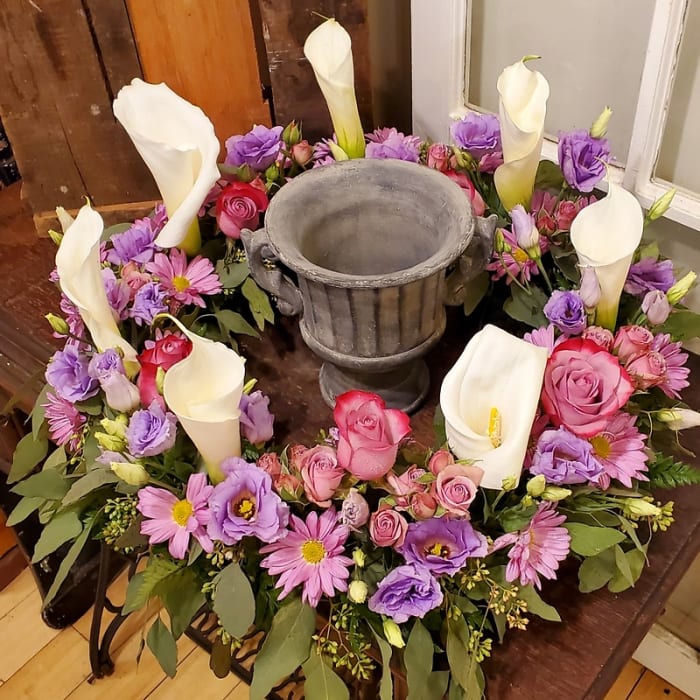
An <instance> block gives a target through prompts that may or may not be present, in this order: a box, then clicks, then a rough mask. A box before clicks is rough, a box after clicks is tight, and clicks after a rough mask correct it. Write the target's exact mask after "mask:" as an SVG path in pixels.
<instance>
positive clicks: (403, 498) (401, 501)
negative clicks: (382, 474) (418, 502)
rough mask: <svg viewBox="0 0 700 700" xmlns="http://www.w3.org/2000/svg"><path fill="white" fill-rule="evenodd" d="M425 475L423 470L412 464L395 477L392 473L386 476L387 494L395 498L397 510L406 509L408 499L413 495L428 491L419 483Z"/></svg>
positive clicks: (424, 485)
mask: <svg viewBox="0 0 700 700" xmlns="http://www.w3.org/2000/svg"><path fill="white" fill-rule="evenodd" d="M425 473H426V471H425V469H421V468H420V467H417V466H416V465H415V464H413V465H411V466H410V467H409V468H408V469H407V470H406V471H405V472H403V474H400V475H397V474H395V473H394V472H389V473H388V474H387V475H386V482H387V485H388V487H389V492H390V493H391V494H392V495H393V496H395V497H396V506H397V508H399V509H403V508H408V505H409V501H410V497H411V496H412V495H413V494H414V493H421V492H423V491H427V490H428V486H427V485H426V484H421V482H420V481H419V479H420V478H421V477H422V476H423V475H424V474H425Z"/></svg>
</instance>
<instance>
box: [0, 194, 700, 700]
mask: <svg viewBox="0 0 700 700" xmlns="http://www.w3.org/2000/svg"><path fill="white" fill-rule="evenodd" d="M54 255H55V246H54V244H53V243H52V242H51V241H50V240H47V239H37V238H36V236H35V234H34V230H33V226H32V220H31V217H30V216H28V215H27V214H26V213H25V212H24V211H23V209H22V207H21V205H20V204H19V187H18V186H13V187H11V188H9V189H7V190H3V191H0V390H3V391H4V393H13V392H16V391H18V390H19V389H21V388H23V387H24V392H23V397H22V399H21V401H20V402H19V406H20V407H21V408H22V409H23V410H30V409H31V406H32V404H33V400H34V397H35V396H36V394H37V392H38V390H39V388H40V387H41V384H42V381H43V380H42V378H41V371H42V368H43V365H44V363H45V362H46V360H47V358H48V357H49V356H50V354H51V353H52V352H53V350H54V349H55V348H56V347H58V345H57V342H58V341H56V340H54V339H53V338H52V337H51V331H50V328H49V326H48V323H47V322H46V321H45V320H44V318H43V316H44V314H46V313H48V312H49V311H56V309H57V306H58V294H57V292H56V290H55V288H54V287H53V285H51V283H49V282H48V280H47V277H48V274H49V272H50V271H51V269H52V267H53V256H54ZM468 338H469V335H468V330H467V326H466V324H465V323H464V321H463V319H462V318H460V316H459V315H458V314H454V313H453V314H450V323H449V324H448V332H447V333H446V334H445V337H444V338H443V340H442V341H441V342H440V344H439V345H438V347H437V348H436V349H435V350H434V351H432V352H431V354H430V355H429V356H428V358H427V360H428V364H429V365H430V368H431V374H432V386H431V391H430V395H429V397H428V401H427V404H426V405H425V407H423V408H422V409H421V410H420V411H419V412H418V413H417V414H416V415H415V416H413V418H412V425H413V429H414V435H415V436H416V437H417V439H419V440H422V441H423V442H425V443H426V444H430V443H432V415H433V411H434V407H435V405H436V403H437V399H438V392H439V386H440V381H441V379H442V376H443V375H444V372H445V369H446V368H448V367H450V366H451V365H452V364H453V363H454V361H455V360H456V358H457V357H458V356H459V354H460V353H461V351H462V349H463V347H464V345H465V344H466V342H467V340H468ZM242 350H243V353H244V354H245V355H246V357H247V358H248V359H247V365H248V370H249V373H250V375H251V376H256V377H258V379H259V387H260V389H262V390H263V391H264V392H266V393H269V394H270V395H271V396H272V402H271V408H272V410H273V412H274V413H275V415H276V430H277V436H278V438H279V439H280V440H284V441H286V440H291V441H297V442H304V441H307V442H308V441H310V440H312V439H313V438H314V436H315V435H316V433H317V431H318V429H319V428H321V427H327V426H329V425H331V424H332V414H331V411H330V409H328V407H327V406H326V405H325V404H324V403H323V402H322V400H321V397H320V393H319V390H318V381H317V380H318V369H319V366H320V362H319V361H318V360H317V358H316V357H315V356H314V355H313V354H312V353H311V351H310V350H308V349H307V348H306V346H305V345H304V343H303V342H302V340H301V338H300V336H299V332H298V329H297V327H296V323H295V321H294V320H293V319H282V320H281V321H280V322H279V323H278V324H277V325H276V326H275V327H274V328H273V329H272V331H271V332H269V333H268V334H266V335H265V337H264V338H261V339H260V340H255V339H247V338H246V339H245V340H244V341H243V342H242ZM689 364H690V367H691V370H692V374H691V387H690V388H689V389H688V390H687V391H686V397H685V398H686V400H687V401H688V403H689V404H690V405H692V406H695V407H698V406H700V382H698V381H696V380H695V378H696V377H700V358H699V357H696V356H691V360H690V363H689ZM3 391H0V395H1V394H2V393H3ZM685 442H686V443H687V446H688V447H689V448H690V449H693V450H694V451H696V452H697V451H698V450H700V430H693V431H690V432H688V433H687V437H686V441H685ZM699 496H700V491H698V490H697V488H692V487H690V488H685V489H678V490H675V491H672V492H668V491H666V492H663V493H662V494H660V497H661V498H663V499H664V500H668V499H673V500H674V501H675V509H674V514H675V517H676V522H675V523H674V524H673V526H672V527H671V528H670V530H669V531H668V532H666V533H662V534H660V535H658V536H657V537H655V538H654V541H653V543H652V545H651V547H650V551H649V562H650V566H649V567H648V568H647V569H646V570H645V572H644V574H643V575H642V577H641V579H640V581H639V582H638V583H637V585H636V587H635V588H634V589H631V590H629V591H625V592H624V593H621V594H617V595H614V594H611V593H609V592H608V591H607V590H605V589H603V590H602V591H597V592H594V593H590V594H586V595H583V594H580V593H579V592H578V587H577V580H576V572H575V570H572V569H566V570H565V571H564V572H562V576H561V578H560V579H559V581H557V582H553V583H547V584H545V585H544V589H543V597H544V598H545V599H546V600H547V601H548V602H550V603H552V604H553V605H554V606H555V607H556V608H557V609H558V610H559V612H560V614H561V617H562V620H563V622H564V624H557V623H551V622H545V621H542V620H540V619H539V618H533V619H532V620H531V622H530V624H529V625H528V629H527V631H525V632H518V631H511V632H510V633H509V634H508V635H507V639H506V642H505V643H504V644H503V645H502V646H497V647H496V648H495V650H494V652H493V656H492V658H491V659H490V660H489V661H488V662H487V663H486V665H485V670H486V676H487V679H488V680H487V683H488V692H489V697H490V698H495V699H498V700H531V699H532V698H556V699H558V698H566V699H567V700H573V699H576V698H590V699H598V698H603V697H604V695H605V693H606V692H607V690H608V689H609V688H610V687H611V685H612V684H613V682H614V681H615V679H616V678H617V676H618V675H619V673H620V671H621V670H622V667H623V666H624V665H625V663H626V662H627V661H628V660H629V659H630V657H631V656H632V653H633V652H634V650H635V649H636V647H637V646H638V645H639V643H640V642H641V640H642V639H643V637H644V635H645V634H646V633H647V631H648V630H649V628H650V627H651V625H652V623H653V622H654V621H655V620H656V618H657V617H658V616H659V614H660V613H661V610H662V608H663V606H664V603H665V602H666V600H667V599H668V597H669V595H670V594H671V592H672V591H673V589H674V587H675V586H676V584H677V583H678V582H679V580H680V579H681V577H682V575H683V574H684V572H685V571H686V570H687V569H688V567H689V566H690V564H691V562H692V561H693V559H694V558H695V556H696V555H697V554H698V551H700V536H699V535H700V499H699Z"/></svg>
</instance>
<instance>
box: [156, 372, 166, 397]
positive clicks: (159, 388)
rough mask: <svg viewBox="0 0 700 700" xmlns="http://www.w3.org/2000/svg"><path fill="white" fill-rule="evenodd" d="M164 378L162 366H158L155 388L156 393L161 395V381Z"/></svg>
mask: <svg viewBox="0 0 700 700" xmlns="http://www.w3.org/2000/svg"><path fill="white" fill-rule="evenodd" d="M164 380H165V370H164V369H163V368H162V367H158V369H157V370H156V389H158V393H159V394H160V395H161V396H162V395H163V381H164Z"/></svg>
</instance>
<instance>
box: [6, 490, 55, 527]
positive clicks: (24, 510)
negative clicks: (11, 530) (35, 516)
mask: <svg viewBox="0 0 700 700" xmlns="http://www.w3.org/2000/svg"><path fill="white" fill-rule="evenodd" d="M44 503H46V499H45V498H41V496H24V497H23V498H22V499H20V501H19V502H18V503H17V505H16V506H15V507H14V509H13V511H12V513H10V515H9V517H8V518H7V525H8V526H9V527H14V526H15V525H17V524H18V523H21V522H22V521H23V520H25V519H26V518H27V517H29V516H30V515H31V514H32V513H33V512H34V511H35V510H36V509H37V508H39V507H41V506H42V505H43V504H44Z"/></svg>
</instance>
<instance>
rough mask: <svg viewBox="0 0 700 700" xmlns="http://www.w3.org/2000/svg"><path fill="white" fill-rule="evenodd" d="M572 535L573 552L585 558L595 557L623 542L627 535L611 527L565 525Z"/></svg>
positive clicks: (581, 524)
mask: <svg viewBox="0 0 700 700" xmlns="http://www.w3.org/2000/svg"><path fill="white" fill-rule="evenodd" d="M564 527H565V528H566V529H567V530H568V531H569V534H570V535H571V550H572V551H574V552H576V554H580V555H581V556H584V557H593V556H595V555H596V554H600V553H601V552H602V551H604V550H606V549H608V548H609V547H612V546H613V545H616V544H618V543H620V542H622V541H623V540H624V539H625V537H626V536H625V534H624V533H623V532H620V531H619V530H614V529H613V528H610V527H593V526H591V525H584V524H583V523H569V522H567V523H564Z"/></svg>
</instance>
